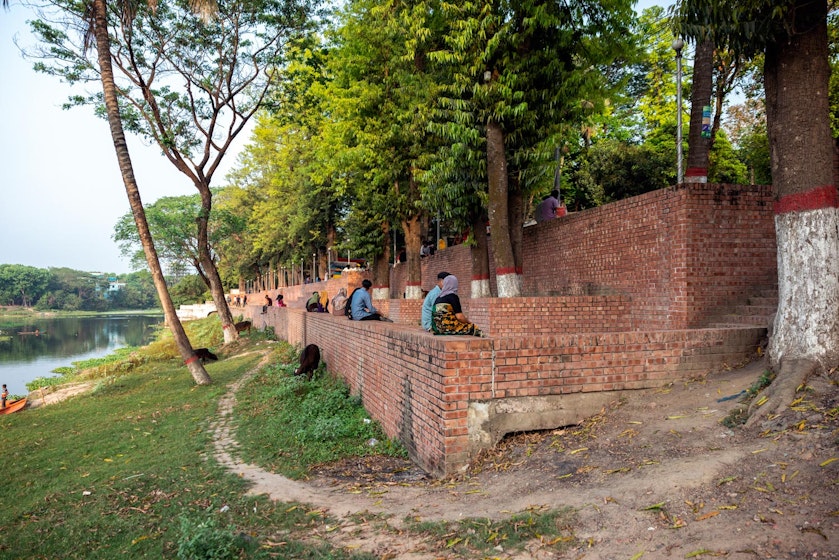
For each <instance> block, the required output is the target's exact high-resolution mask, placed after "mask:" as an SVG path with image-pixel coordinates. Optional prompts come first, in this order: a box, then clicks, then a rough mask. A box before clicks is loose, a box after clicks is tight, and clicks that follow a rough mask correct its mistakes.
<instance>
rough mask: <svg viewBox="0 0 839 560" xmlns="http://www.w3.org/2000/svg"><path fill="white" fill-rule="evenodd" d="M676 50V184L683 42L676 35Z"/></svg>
mask: <svg viewBox="0 0 839 560" xmlns="http://www.w3.org/2000/svg"><path fill="white" fill-rule="evenodd" d="M671 46H672V47H673V50H674V51H676V184H677V185H681V184H682V182H683V181H684V176H683V174H682V49H683V48H684V46H685V42H684V41H682V40H681V39H680V38H678V37H676V39H674V40H673V44H672V45H671Z"/></svg>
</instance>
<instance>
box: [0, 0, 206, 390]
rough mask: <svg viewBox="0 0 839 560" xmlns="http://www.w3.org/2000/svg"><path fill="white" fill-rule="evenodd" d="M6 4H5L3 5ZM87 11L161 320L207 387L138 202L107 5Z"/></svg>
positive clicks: (101, 2)
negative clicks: (114, 63)
mask: <svg viewBox="0 0 839 560" xmlns="http://www.w3.org/2000/svg"><path fill="white" fill-rule="evenodd" d="M6 1H7V0H4V2H6ZM89 10H90V12H89V13H90V16H91V21H90V22H89V24H90V25H89V28H88V37H86V41H85V44H88V42H89V39H90V34H91V33H92V35H93V38H94V39H95V41H96V50H97V57H98V61H99V74H100V77H101V80H102V93H103V95H104V100H105V109H106V112H107V116H108V124H109V126H110V129H111V138H113V141H114V150H115V151H116V155H117V162H118V163H119V169H120V172H121V173H122V182H123V184H124V185H125V192H126V194H127V195H128V203H129V205H130V206H131V212H132V214H134V221H135V222H136V224H137V231H138V233H139V234H140V242H141V243H142V245H143V251H144V252H145V254H146V262H147V263H148V266H149V270H150V271H151V275H152V279H153V280H154V286H155V288H156V289H157V295H158V297H159V298H160V303H161V305H162V306H163V316H164V318H165V319H166V324H167V325H168V326H169V329H170V330H171V331H172V335H173V336H174V338H175V344H176V345H177V347H178V351H179V352H180V354H181V357H182V358H183V359H184V363H185V364H186V366H187V368H188V369H189V372H190V374H192V378H193V379H194V380H195V382H196V383H197V384H199V385H208V384H210V383H211V382H212V379H211V378H210V376H209V374H208V373H207V370H206V369H204V365H203V364H202V362H201V360H199V359H197V357H196V355H195V352H193V350H192V345H191V344H190V342H189V338H188V337H187V335H186V331H184V328H183V325H182V324H181V321H180V319H178V315H177V313H176V312H175V304H174V303H172V298H171V297H170V296H169V290H168V288H167V286H166V279H165V278H164V277H163V270H162V269H161V267H160V259H159V258H158V256H157V250H156V249H155V247H154V241H153V240H152V237H151V233H150V232H149V224H148V222H147V221H146V213H145V210H144V209H143V202H142V200H141V199H140V189H139V187H138V186H137V180H136V179H135V177H134V168H133V166H132V164H131V157H130V155H129V153H128V144H127V143H126V141H125V131H124V130H123V126H122V119H121V118H120V112H119V101H118V98H117V89H116V83H115V81H114V71H113V68H112V66H111V42H110V37H109V36H108V5H107V3H106V2H105V0H92V3H91V5H90V6H89Z"/></svg>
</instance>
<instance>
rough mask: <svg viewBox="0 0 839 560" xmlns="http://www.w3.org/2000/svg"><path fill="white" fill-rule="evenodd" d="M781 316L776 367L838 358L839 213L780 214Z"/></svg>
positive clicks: (773, 343)
mask: <svg viewBox="0 0 839 560" xmlns="http://www.w3.org/2000/svg"><path fill="white" fill-rule="evenodd" d="M775 230H776V232H777V243H778V312H777V315H776V316H775V323H774V333H773V336H772V338H771V340H770V341H769V359H770V362H771V364H772V365H773V367H778V365H779V364H780V363H781V362H782V361H785V360H799V359H804V360H811V361H815V362H818V363H820V364H822V365H827V366H829V365H831V364H835V363H836V362H837V360H839V314H838V313H837V309H839V209H837V208H820V209H817V210H810V211H806V212H789V213H786V214H780V215H777V216H775Z"/></svg>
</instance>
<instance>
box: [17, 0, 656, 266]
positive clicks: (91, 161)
mask: <svg viewBox="0 0 839 560" xmlns="http://www.w3.org/2000/svg"><path fill="white" fill-rule="evenodd" d="M656 4H659V2H657V1H655V0H642V1H641V2H639V3H638V5H637V6H636V9H637V10H638V11H640V9H641V8H642V7H647V6H650V5H656ZM661 4H662V5H667V4H668V3H667V2H661ZM33 17H34V14H33V13H32V12H31V11H29V10H28V9H27V8H25V7H23V6H21V5H19V4H17V3H16V2H15V1H14V0H12V2H11V7H10V9H9V10H8V11H0V76H2V77H1V78H0V103H2V109H0V111H2V113H1V114H2V119H0V122H2V125H0V264H23V265H28V266H34V267H38V268H49V267H68V268H73V269H76V270H84V271H88V272H115V273H118V274H119V273H125V272H130V267H129V264H128V260H127V259H124V258H123V257H122V256H121V255H120V253H119V248H118V247H117V245H116V243H115V242H114V241H113V240H112V239H111V236H112V234H113V228H114V224H116V222H117V220H118V219H119V218H120V216H122V215H123V214H125V213H127V212H128V211H129V210H130V208H129V206H128V199H127V197H126V194H125V187H124V186H123V184H122V179H121V177H120V173H119V167H118V166H117V160H116V156H115V153H114V148H113V143H112V142H111V136H110V132H109V130H108V125H107V122H106V121H105V120H103V119H99V118H97V117H95V116H94V115H93V109H92V108H91V107H77V108H73V109H70V110H63V109H61V105H62V103H63V102H64V101H65V100H66V99H67V97H68V95H69V94H71V93H73V92H74V91H77V90H71V88H70V86H69V85H68V84H66V83H63V82H61V81H60V80H59V79H58V78H55V77H52V76H47V75H44V74H38V73H36V72H35V71H34V70H32V66H33V61H31V60H25V59H24V58H22V55H21V53H20V49H19V48H18V47H17V46H16V45H15V40H17V42H18V43H19V44H20V45H21V46H22V47H24V48H26V47H31V46H32V45H33V44H34V42H35V39H34V37H33V36H32V35H31V34H30V32H29V26H28V25H27V24H26V21H27V20H30V19H32V18H33ZM87 87H88V88H91V87H97V85H96V84H94V85H89V86H87ZM248 137H249V135H247V134H245V135H243V136H240V138H239V140H238V144H237V146H238V149H239V150H240V149H241V146H242V145H243V144H244V143H245V142H247V140H248ZM129 148H130V150H131V156H132V161H133V164H134V173H135V175H136V177H137V182H138V184H139V188H140V195H141V197H142V200H143V203H144V204H149V203H151V202H154V201H155V200H157V199H158V198H160V197H162V196H182V195H190V194H194V193H195V192H196V190H195V188H194V187H193V186H192V184H191V183H189V181H188V180H187V178H186V177H185V176H184V175H182V174H181V173H180V172H178V171H177V170H176V169H175V168H174V167H173V166H172V165H171V164H170V163H169V162H168V161H167V160H166V159H165V158H164V157H163V156H162V155H161V154H160V152H159V150H158V149H157V148H155V147H149V146H146V145H144V144H143V143H142V142H141V141H140V140H139V139H138V138H136V137H134V138H132V137H129ZM236 155H237V153H236V151H235V150H234V151H233V152H232V153H229V154H228V155H227V156H226V158H225V160H224V165H223V167H222V169H221V173H217V174H216V175H215V177H216V182H215V185H214V186H220V185H223V184H224V176H225V174H226V173H227V171H228V170H229V169H230V168H231V167H232V166H234V165H235V163H236V159H237V158H236Z"/></svg>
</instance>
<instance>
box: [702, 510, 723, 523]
mask: <svg viewBox="0 0 839 560" xmlns="http://www.w3.org/2000/svg"><path fill="white" fill-rule="evenodd" d="M719 514H720V512H718V511H716V510H715V511H709V512H708V513H706V514H704V515H700V516H699V517H697V518H696V520H697V521H704V520H706V519H710V518H712V517H715V516H717V515H719Z"/></svg>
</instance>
